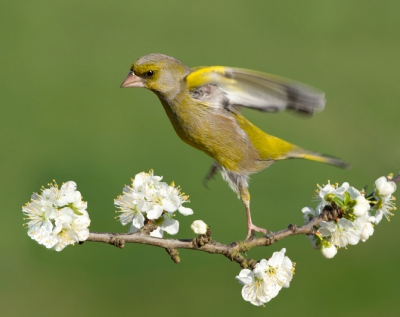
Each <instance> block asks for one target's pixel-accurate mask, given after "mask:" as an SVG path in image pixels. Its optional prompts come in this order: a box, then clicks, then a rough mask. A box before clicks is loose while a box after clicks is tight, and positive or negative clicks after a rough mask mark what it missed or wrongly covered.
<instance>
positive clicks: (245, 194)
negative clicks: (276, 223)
mask: <svg viewBox="0 0 400 317" xmlns="http://www.w3.org/2000/svg"><path fill="white" fill-rule="evenodd" d="M240 199H241V200H242V202H243V204H244V206H245V207H246V217H247V236H246V240H248V239H249V238H250V237H251V235H252V233H253V231H257V232H262V233H264V234H267V229H264V228H260V227H257V226H255V225H254V224H253V222H252V221H251V214H250V193H249V191H248V189H247V188H241V190H240Z"/></svg>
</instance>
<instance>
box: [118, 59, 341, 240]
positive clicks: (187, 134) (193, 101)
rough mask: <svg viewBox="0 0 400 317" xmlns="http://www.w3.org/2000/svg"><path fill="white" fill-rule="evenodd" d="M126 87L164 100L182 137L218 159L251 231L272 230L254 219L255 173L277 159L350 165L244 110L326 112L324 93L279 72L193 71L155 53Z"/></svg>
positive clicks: (133, 73) (135, 66) (132, 74)
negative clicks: (268, 128)
mask: <svg viewBox="0 0 400 317" xmlns="http://www.w3.org/2000/svg"><path fill="white" fill-rule="evenodd" d="M121 87H143V88H147V89H149V90H151V91H153V92H154V93H155V94H156V95H157V96H158V98H159V99H160V101H161V103H162V105H163V107H164V109H165V111H166V113H167V115H168V118H169V119H170V121H171V123H172V126H173V127H174V129H175V131H176V133H177V134H178V136H179V137H180V138H181V139H182V140H183V141H184V142H186V143H187V144H189V145H191V146H192V147H194V148H196V149H198V150H200V151H202V152H204V153H206V154H207V155H209V156H210V157H212V158H213V159H214V165H213V168H212V169H211V171H210V173H209V175H208V176H207V178H210V177H211V176H212V175H213V174H214V173H215V172H216V170H217V169H220V170H221V171H222V176H223V178H224V179H225V180H226V181H228V183H229V185H230V186H231V188H232V189H233V190H234V191H235V192H236V193H237V194H238V196H239V197H240V198H241V200H242V202H243V203H244V204H245V206H246V213H247V224H248V233H247V238H249V237H250V235H251V231H252V230H256V231H261V232H264V233H265V232H266V230H265V229H262V228H259V227H256V226H255V225H253V223H252V222H251V217H250V194H249V192H248V182H247V181H248V177H249V175H251V174H253V173H256V172H259V171H261V170H263V169H265V168H266V167H268V166H269V165H271V164H272V163H273V162H275V161H278V160H284V159H289V158H303V159H308V160H314V161H318V162H324V163H329V164H333V165H337V166H340V167H346V166H347V164H346V163H344V162H343V161H341V160H339V159H336V158H332V157H329V156H325V155H321V154H318V153H313V152H310V151H306V150H303V149H302V148H300V147H298V146H296V145H293V144H291V143H289V142H286V141H284V140H282V139H279V138H277V137H274V136H272V135H269V134H267V133H265V132H263V131H262V130H260V129H259V128H258V127H256V126H255V125H253V124H252V123H251V122H249V121H248V120H247V119H246V118H245V117H243V116H242V115H241V113H240V108H241V107H248V108H253V109H257V110H260V111H264V112H276V111H281V110H292V111H296V112H301V113H303V114H312V113H314V112H315V111H321V110H322V109H323V108H324V105H325V99H324V94H323V93H322V92H320V91H318V90H316V89H314V88H311V87H308V86H306V85H303V84H300V83H297V82H294V81H290V80H287V79H283V78H279V77H276V76H272V75H268V74H264V73H260V72H255V71H250V70H244V69H238V68H230V67H223V66H213V67H197V68H195V69H191V68H189V67H187V66H186V65H184V64H183V63H182V62H180V61H178V60H177V59H175V58H173V57H169V56H166V55H162V54H150V55H146V56H143V57H141V58H139V59H138V60H136V61H135V62H134V63H133V64H132V66H131V72H130V73H129V74H128V77H127V78H126V79H125V81H124V82H123V84H122V85H121Z"/></svg>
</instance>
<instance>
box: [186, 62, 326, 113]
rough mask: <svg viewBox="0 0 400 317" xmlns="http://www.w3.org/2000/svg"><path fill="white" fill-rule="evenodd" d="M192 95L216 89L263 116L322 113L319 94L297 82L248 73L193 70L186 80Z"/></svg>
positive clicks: (235, 103)
mask: <svg viewBox="0 0 400 317" xmlns="http://www.w3.org/2000/svg"><path fill="white" fill-rule="evenodd" d="M186 82H187V84H188V87H189V89H190V90H191V91H195V90H196V89H199V88H200V87H202V86H204V85H209V84H212V85H216V86H217V87H218V88H219V89H220V90H221V91H222V92H223V93H224V95H225V97H226V98H227V99H228V100H229V103H230V104H231V105H233V106H243V107H247V108H252V109H257V110H260V111H264V112H277V111H282V110H285V109H288V110H294V111H297V112H301V113H305V114H313V113H314V112H318V111H322V110H323V109H324V107H325V95H324V93H323V92H322V91H320V90H318V89H316V88H313V87H310V86H307V85H305V84H301V83H299V82H296V81H292V80H289V79H285V78H281V77H277V76H274V75H270V74H265V73H261V72H256V71H252V70H247V69H240V68H230V67H223V66H212V67H202V68H196V70H195V71H194V72H192V73H190V74H189V75H188V76H187V77H186Z"/></svg>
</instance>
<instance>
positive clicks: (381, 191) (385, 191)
mask: <svg viewBox="0 0 400 317" xmlns="http://www.w3.org/2000/svg"><path fill="white" fill-rule="evenodd" d="M395 191H396V183H395V182H392V181H388V180H387V178H386V177H385V176H382V177H379V178H378V179H377V180H376V181H375V194H376V195H377V196H381V197H388V196H389V197H390V196H391V195H392V194H393V193H394V192H395Z"/></svg>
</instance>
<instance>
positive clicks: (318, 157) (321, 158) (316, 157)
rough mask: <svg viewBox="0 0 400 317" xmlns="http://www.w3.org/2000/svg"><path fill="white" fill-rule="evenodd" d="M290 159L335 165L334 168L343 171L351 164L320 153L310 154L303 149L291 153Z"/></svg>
mask: <svg viewBox="0 0 400 317" xmlns="http://www.w3.org/2000/svg"><path fill="white" fill-rule="evenodd" d="M290 157H293V158H302V159H305V160H310V161H315V162H321V163H328V164H331V165H335V166H338V167H340V168H344V169H349V168H350V167H351V164H349V163H346V162H344V161H343V160H341V159H338V158H336V157H332V156H329V155H325V154H320V153H314V152H310V151H307V150H303V149H299V150H298V151H296V152H294V153H291V155H290Z"/></svg>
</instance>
